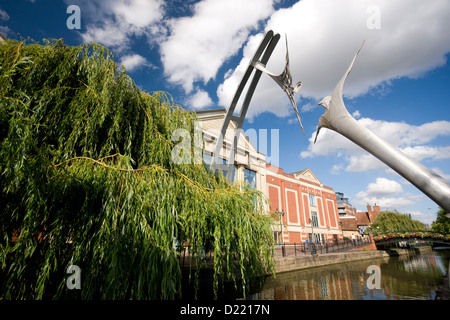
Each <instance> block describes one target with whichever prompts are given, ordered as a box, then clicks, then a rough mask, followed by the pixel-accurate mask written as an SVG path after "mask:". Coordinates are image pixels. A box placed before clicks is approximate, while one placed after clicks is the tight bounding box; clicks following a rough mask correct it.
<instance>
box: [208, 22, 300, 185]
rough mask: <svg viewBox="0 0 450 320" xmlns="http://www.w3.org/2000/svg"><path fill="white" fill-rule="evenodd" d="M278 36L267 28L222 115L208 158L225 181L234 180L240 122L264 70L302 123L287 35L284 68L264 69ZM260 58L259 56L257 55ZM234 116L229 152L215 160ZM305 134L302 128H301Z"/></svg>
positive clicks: (241, 122)
mask: <svg viewBox="0 0 450 320" xmlns="http://www.w3.org/2000/svg"><path fill="white" fill-rule="evenodd" d="M279 39H280V35H279V34H274V32H273V31H272V30H270V31H268V32H267V33H266V35H265V36H264V38H263V40H262V41H261V43H260V45H259V47H258V49H257V50H256V52H255V54H254V56H253V58H252V59H251V60H250V63H249V65H248V67H247V70H246V72H245V73H244V76H243V77H242V80H241V82H240V84H239V86H238V88H237V89H236V92H235V94H234V97H233V100H232V101H231V104H230V107H229V108H228V111H227V114H226V116H225V119H224V121H223V124H222V128H221V130H220V134H219V137H218V139H217V142H216V148H215V151H214V155H213V157H212V160H211V169H212V170H216V169H219V170H222V172H223V173H224V175H225V176H226V178H227V180H228V181H230V182H231V181H232V180H233V169H234V159H235V156H236V150H237V144H238V141H239V136H240V134H241V131H242V125H243V123H244V119H245V115H246V114H247V110H248V107H249V105H250V101H251V99H252V97H253V93H254V92H255V89H256V85H257V84H258V81H259V79H260V78H261V74H262V72H266V73H267V74H268V75H269V76H271V77H272V79H274V80H275V82H276V83H277V84H278V85H279V86H280V87H281V88H282V89H283V91H284V92H286V94H287V95H288V97H289V99H290V101H291V103H292V106H293V107H294V110H295V112H296V114H297V117H298V120H299V121H300V126H301V127H302V130H303V126H302V123H301V120H300V115H299V113H298V110H297V106H296V103H295V99H294V94H295V93H298V92H299V91H300V88H301V82H298V83H297V84H296V85H295V86H294V87H292V77H291V72H290V70H289V53H288V50H287V39H286V66H285V68H284V71H283V72H282V73H281V74H280V75H278V76H277V75H275V74H273V73H271V72H270V71H268V70H267V69H266V64H267V61H268V60H269V58H270V56H271V55H272V52H273V50H274V49H275V46H276V45H277V43H278V41H279ZM260 58H261V59H260ZM253 71H255V74H254V76H253V79H252V82H251V83H250V86H249V88H248V90H247V94H246V96H245V99H244V102H243V104H242V108H241V111H240V114H239V116H235V115H234V111H235V109H236V105H237V103H238V101H239V98H240V96H241V95H242V92H243V90H244V88H245V85H246V84H247V82H248V80H249V78H250V76H251V74H252V72H253ZM231 120H234V121H235V122H236V127H237V128H236V131H235V134H234V138H233V141H232V144H231V150H230V155H229V158H228V161H227V163H225V164H220V163H218V160H219V155H220V150H221V149H222V147H223V140H224V137H225V134H226V131H227V128H228V126H229V124H230V121H231ZM303 134H304V131H303Z"/></svg>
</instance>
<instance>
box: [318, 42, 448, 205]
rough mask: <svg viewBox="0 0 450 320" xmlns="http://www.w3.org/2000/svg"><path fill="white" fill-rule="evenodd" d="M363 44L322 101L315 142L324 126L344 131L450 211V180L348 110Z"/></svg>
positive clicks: (342, 132) (352, 139) (349, 137)
mask: <svg viewBox="0 0 450 320" xmlns="http://www.w3.org/2000/svg"><path fill="white" fill-rule="evenodd" d="M363 45H364V42H363V43H362V44H361V46H360V47H359V49H358V51H357V52H356V54H355V56H354V58H353V60H352V62H351V63H350V66H349V67H348V69H347V71H346V73H345V74H344V75H343V77H342V78H341V80H340V81H339V83H338V84H337V85H336V87H335V88H334V90H333V93H332V95H331V96H328V97H325V98H324V99H323V100H322V101H321V102H320V103H319V104H320V105H322V106H323V107H324V108H325V109H326V110H325V113H324V114H323V115H322V116H321V117H320V119H319V126H318V128H317V132H316V137H315V140H314V142H316V140H317V136H318V134H319V131H320V129H321V128H323V127H325V128H328V129H331V130H333V131H336V132H338V133H340V134H341V135H343V136H344V137H346V138H347V139H349V140H351V141H353V142H354V143H355V144H357V145H358V146H360V147H361V148H363V149H365V150H366V151H368V152H369V153H371V154H372V155H374V156H375V157H376V158H378V159H379V160H381V161H382V162H384V163H385V164H386V165H388V166H389V167H391V168H392V169H393V170H394V171H396V172H397V173H398V174H400V175H401V176H402V177H404V178H405V179H406V180H408V181H409V182H411V183H412V184H413V185H414V186H416V187H417V188H418V189H419V190H421V191H422V192H423V193H425V194H426V195H427V196H428V197H430V198H431V199H432V200H433V201H435V202H436V203H437V204H438V205H439V206H441V207H442V208H443V209H444V210H446V211H447V212H450V183H449V182H448V181H447V180H445V179H444V178H442V177H441V176H439V175H438V174H436V173H435V172H433V171H431V170H430V169H428V168H427V167H425V166H424V165H422V164H421V163H419V162H417V161H416V160H414V159H412V158H411V157H409V156H408V155H406V154H405V153H403V152H402V151H400V150H399V149H398V148H396V147H394V146H392V145H391V144H389V143H388V142H386V141H385V140H383V139H381V138H380V137H378V136H377V135H375V134H374V133H373V132H372V131H370V130H368V129H367V128H365V127H364V126H362V125H361V124H360V123H359V122H358V121H356V120H355V119H354V118H353V117H352V116H351V115H350V113H349V112H348V111H347V108H346V107H345V104H344V100H343V97H342V92H343V87H344V82H345V80H346V78H347V76H348V74H349V73H350V72H351V70H352V67H353V64H354V63H355V60H356V56H357V55H358V53H359V51H360V50H361V48H362V46H363Z"/></svg>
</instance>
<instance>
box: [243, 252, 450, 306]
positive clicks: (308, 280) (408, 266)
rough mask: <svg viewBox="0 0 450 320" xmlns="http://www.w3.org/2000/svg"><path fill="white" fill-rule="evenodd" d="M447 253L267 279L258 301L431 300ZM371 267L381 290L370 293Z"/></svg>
mask: <svg viewBox="0 0 450 320" xmlns="http://www.w3.org/2000/svg"><path fill="white" fill-rule="evenodd" d="M448 253H449V252H448V251H447V253H438V252H436V253H433V252H430V253H426V254H421V255H413V256H400V257H391V258H382V259H375V260H364V261H359V262H351V263H346V264H339V265H334V266H327V267H318V268H315V269H307V270H300V271H296V272H289V273H282V274H279V275H277V277H276V278H272V277H271V278H268V279H267V280H266V282H265V283H264V286H263V288H262V289H261V290H260V292H259V293H256V294H253V295H251V296H250V297H248V298H249V299H261V300H404V299H423V300H432V299H434V297H435V290H436V288H437V287H438V285H439V282H440V281H441V279H442V277H443V275H444V273H445V271H446V270H448V260H449V259H448ZM370 265H377V266H378V267H379V268H380V270H381V279H380V280H381V281H380V284H381V285H380V289H369V288H368V286H367V280H368V278H369V277H370V276H371V274H368V273H367V268H368V267H369V266H370Z"/></svg>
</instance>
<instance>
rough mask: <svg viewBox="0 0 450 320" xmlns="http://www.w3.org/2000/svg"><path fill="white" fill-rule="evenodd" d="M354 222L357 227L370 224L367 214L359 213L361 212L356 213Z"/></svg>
mask: <svg viewBox="0 0 450 320" xmlns="http://www.w3.org/2000/svg"><path fill="white" fill-rule="evenodd" d="M356 220H357V224H358V226H368V225H369V224H370V223H371V222H370V218H369V213H368V212H361V211H359V212H357V213H356Z"/></svg>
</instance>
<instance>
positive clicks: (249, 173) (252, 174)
mask: <svg viewBox="0 0 450 320" xmlns="http://www.w3.org/2000/svg"><path fill="white" fill-rule="evenodd" d="M244 181H245V182H247V183H248V184H249V185H250V186H252V187H253V188H255V189H256V171H253V170H250V169H247V168H244Z"/></svg>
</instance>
